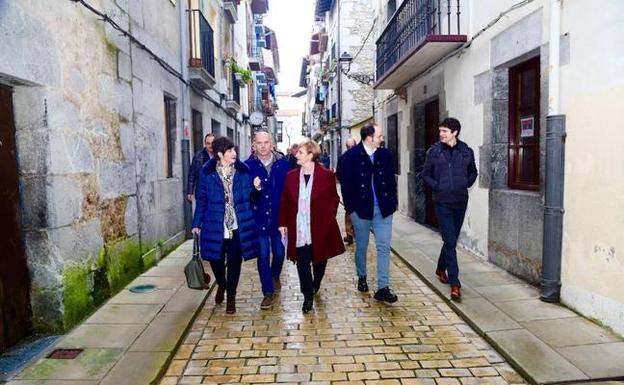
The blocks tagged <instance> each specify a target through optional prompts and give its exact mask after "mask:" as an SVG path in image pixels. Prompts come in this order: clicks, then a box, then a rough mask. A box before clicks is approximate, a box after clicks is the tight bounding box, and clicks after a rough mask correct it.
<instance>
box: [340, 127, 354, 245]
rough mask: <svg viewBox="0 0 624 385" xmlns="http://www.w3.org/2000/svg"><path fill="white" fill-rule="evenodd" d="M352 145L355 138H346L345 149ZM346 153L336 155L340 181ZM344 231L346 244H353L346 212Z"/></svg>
mask: <svg viewBox="0 0 624 385" xmlns="http://www.w3.org/2000/svg"><path fill="white" fill-rule="evenodd" d="M353 146H355V139H353V138H348V139H347V140H346V141H345V147H346V148H347V151H349V150H350V149H352V148H353ZM346 154H347V152H346V151H345V152H344V153H343V154H342V155H340V156H339V157H338V162H337V163H336V178H337V179H338V182H340V173H341V172H342V167H343V165H342V163H343V162H344V158H345V155H346ZM345 233H346V234H347V236H345V237H344V238H343V239H342V240H343V241H345V242H346V243H347V244H348V245H352V244H353V222H352V221H351V214H347V213H345Z"/></svg>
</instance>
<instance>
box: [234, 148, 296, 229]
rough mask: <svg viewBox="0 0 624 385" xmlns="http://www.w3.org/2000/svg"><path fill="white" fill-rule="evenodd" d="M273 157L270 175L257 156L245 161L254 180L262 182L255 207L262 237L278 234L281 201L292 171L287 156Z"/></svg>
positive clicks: (277, 155) (255, 214) (257, 224)
mask: <svg viewBox="0 0 624 385" xmlns="http://www.w3.org/2000/svg"><path fill="white" fill-rule="evenodd" d="M273 156H274V157H275V161H273V164H272V165H271V174H270V175H269V174H268V173H267V171H266V168H265V167H264V165H263V164H262V161H260V159H258V157H257V156H256V155H252V156H250V157H249V159H247V160H246V161H245V164H246V165H247V166H248V167H249V170H250V173H251V178H252V180H253V178H255V177H259V178H260V180H261V181H262V190H261V194H260V198H259V199H258V200H257V201H256V202H255V203H254V205H253V211H254V217H255V218H256V226H257V230H258V233H259V234H260V235H267V234H276V233H277V231H278V230H277V227H278V224H279V208H280V200H281V197H282V191H283V190H284V181H285V180H286V174H288V171H289V170H290V164H289V163H288V160H287V159H286V157H285V156H283V155H281V154H279V153H275V152H274V153H273Z"/></svg>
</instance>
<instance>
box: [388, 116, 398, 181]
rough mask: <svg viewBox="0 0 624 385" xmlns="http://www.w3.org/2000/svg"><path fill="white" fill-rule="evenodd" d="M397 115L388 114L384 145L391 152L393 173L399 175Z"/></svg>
mask: <svg viewBox="0 0 624 385" xmlns="http://www.w3.org/2000/svg"><path fill="white" fill-rule="evenodd" d="M398 117H399V116H398V115H397V114H394V115H390V116H389V117H388V120H387V123H388V124H387V125H386V127H387V137H386V147H387V148H388V150H390V152H391V153H392V161H393V162H394V173H395V174H397V175H401V162H399V157H400V156H399V127H398V125H399V124H398Z"/></svg>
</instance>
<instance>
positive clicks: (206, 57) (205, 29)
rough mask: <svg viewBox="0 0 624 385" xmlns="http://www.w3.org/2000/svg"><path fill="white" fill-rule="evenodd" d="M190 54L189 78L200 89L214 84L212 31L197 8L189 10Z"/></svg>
mask: <svg viewBox="0 0 624 385" xmlns="http://www.w3.org/2000/svg"><path fill="white" fill-rule="evenodd" d="M189 29H190V45H191V46H190V56H189V78H190V80H191V83H192V84H193V85H194V86H196V87H198V88H200V89H202V90H205V89H208V88H210V87H212V86H214V85H215V60H214V33H213V31H212V28H211V27H210V24H208V20H206V18H205V17H204V15H203V14H202V12H201V11H200V10H198V9H193V10H190V11H189Z"/></svg>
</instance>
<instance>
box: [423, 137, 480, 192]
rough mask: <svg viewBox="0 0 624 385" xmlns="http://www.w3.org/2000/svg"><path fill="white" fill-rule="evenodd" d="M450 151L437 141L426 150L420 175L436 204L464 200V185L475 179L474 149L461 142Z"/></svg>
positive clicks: (472, 182)
mask: <svg viewBox="0 0 624 385" xmlns="http://www.w3.org/2000/svg"><path fill="white" fill-rule="evenodd" d="M455 147H456V148H455V149H454V150H453V151H451V150H450V147H449V146H447V145H444V144H442V143H440V142H437V143H435V144H433V145H432V146H431V148H430V149H429V150H428V151H427V159H426V160H425V166H424V167H423V171H422V177H423V180H424V181H425V184H426V185H427V186H428V187H429V188H431V190H432V191H433V201H434V202H439V203H462V202H468V188H469V187H470V186H472V185H473V184H474V182H475V180H476V179H477V167H476V165H475V159H474V152H473V151H472V149H471V148H470V147H468V145H467V144H466V143H464V142H462V141H459V140H458V141H457V144H456V145H455Z"/></svg>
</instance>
